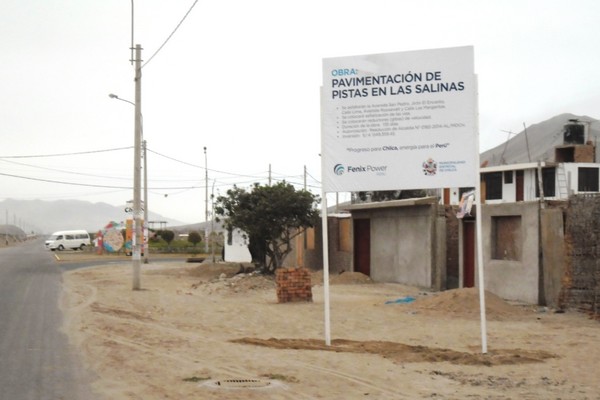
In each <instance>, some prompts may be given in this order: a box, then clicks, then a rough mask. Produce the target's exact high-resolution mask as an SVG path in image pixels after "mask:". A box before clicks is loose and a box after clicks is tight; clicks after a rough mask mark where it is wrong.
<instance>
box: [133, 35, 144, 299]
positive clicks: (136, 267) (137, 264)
mask: <svg viewBox="0 0 600 400" xmlns="http://www.w3.org/2000/svg"><path fill="white" fill-rule="evenodd" d="M141 58H142V46H141V45H139V44H136V45H135V79H134V82H135V124H134V151H133V235H132V239H131V247H132V256H131V261H132V269H133V271H132V272H133V283H132V288H133V290H140V289H141V288H142V287H141V282H140V270H141V251H140V247H141V242H142V240H143V239H142V237H141V230H142V229H141V228H142V224H141V214H142V213H141V180H142V179H141V178H142V173H141V172H142V171H141V169H142V165H141V164H142V163H141V145H142V143H141V139H142V60H141Z"/></svg>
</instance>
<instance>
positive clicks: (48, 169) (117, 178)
mask: <svg viewBox="0 0 600 400" xmlns="http://www.w3.org/2000/svg"><path fill="white" fill-rule="evenodd" d="M0 160H1V161H3V162H6V163H10V164H15V165H22V166H24V167H31V168H37V169H42V170H44V171H54V172H62V173H65V174H72V175H81V176H90V177H94V178H104V179H116V180H131V178H119V177H113V176H106V175H95V174H86V173H83V172H74V171H66V170H64V169H57V168H48V167H40V166H39V165H32V164H25V163H21V162H18V161H8V160H2V159H1V158H0Z"/></svg>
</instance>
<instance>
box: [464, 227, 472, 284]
mask: <svg viewBox="0 0 600 400" xmlns="http://www.w3.org/2000/svg"><path fill="white" fill-rule="evenodd" d="M474 286H475V221H464V223H463V287H467V288H470V287H474Z"/></svg>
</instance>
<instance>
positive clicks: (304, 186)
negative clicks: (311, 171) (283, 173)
mask: <svg viewBox="0 0 600 400" xmlns="http://www.w3.org/2000/svg"><path fill="white" fill-rule="evenodd" d="M304 190H305V191H306V165H305V166H304Z"/></svg>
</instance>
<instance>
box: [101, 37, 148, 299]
mask: <svg viewBox="0 0 600 400" xmlns="http://www.w3.org/2000/svg"><path fill="white" fill-rule="evenodd" d="M141 59H142V46H141V45H139V44H137V45H135V78H134V82H135V101H134V102H131V101H129V100H125V99H121V98H120V97H119V96H117V95H113V94H109V97H110V98H111V99H118V100H122V101H125V102H127V103H129V104H133V106H134V107H135V111H134V119H135V121H134V152H133V235H132V240H131V247H132V256H131V261H132V270H133V283H132V289H133V290H140V289H141V283H140V270H141V249H140V242H141V240H140V239H141V236H142V235H141V218H140V216H141V208H142V207H141V193H140V192H141V180H142V179H141V175H142V174H141V169H142V163H141V147H142V111H141V110H142V66H141ZM145 208H148V207H147V206H146V207H145Z"/></svg>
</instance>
